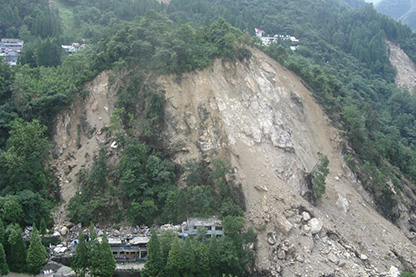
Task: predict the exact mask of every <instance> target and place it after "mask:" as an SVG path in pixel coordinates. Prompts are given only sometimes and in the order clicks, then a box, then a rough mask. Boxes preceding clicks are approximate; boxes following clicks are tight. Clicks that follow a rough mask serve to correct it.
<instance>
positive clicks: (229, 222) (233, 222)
mask: <svg viewBox="0 0 416 277" xmlns="http://www.w3.org/2000/svg"><path fill="white" fill-rule="evenodd" d="M244 224H245V220H244V217H241V216H230V215H228V216H226V217H225V218H224V220H223V225H224V232H225V233H226V234H227V235H230V236H235V235H236V234H238V232H239V231H240V230H241V229H242V228H243V227H244Z"/></svg>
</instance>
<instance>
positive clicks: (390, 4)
mask: <svg viewBox="0 0 416 277" xmlns="http://www.w3.org/2000/svg"><path fill="white" fill-rule="evenodd" d="M376 9H377V10H378V11H379V12H381V13H384V14H387V15H389V16H391V17H393V18H394V19H396V20H398V21H401V22H402V23H403V24H407V25H409V26H410V27H411V28H412V29H413V30H414V29H415V28H416V19H415V17H416V1H414V0H382V1H380V2H379V3H377V4H376Z"/></svg>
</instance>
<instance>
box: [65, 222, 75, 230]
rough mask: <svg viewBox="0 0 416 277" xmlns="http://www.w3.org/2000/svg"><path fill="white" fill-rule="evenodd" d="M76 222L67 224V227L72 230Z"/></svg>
mask: <svg viewBox="0 0 416 277" xmlns="http://www.w3.org/2000/svg"><path fill="white" fill-rule="evenodd" d="M74 226H75V224H74V223H69V224H67V225H66V228H68V229H69V230H71V229H72V228H74Z"/></svg>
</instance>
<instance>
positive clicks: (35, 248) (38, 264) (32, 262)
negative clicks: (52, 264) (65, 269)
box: [26, 228, 46, 274]
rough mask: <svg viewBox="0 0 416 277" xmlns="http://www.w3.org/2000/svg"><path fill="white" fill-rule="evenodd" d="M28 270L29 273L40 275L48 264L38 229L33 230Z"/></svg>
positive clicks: (27, 260)
mask: <svg viewBox="0 0 416 277" xmlns="http://www.w3.org/2000/svg"><path fill="white" fill-rule="evenodd" d="M26 263H27V269H28V272H29V273H32V274H38V273H39V271H40V269H41V268H42V266H44V265H45V263H46V250H45V247H44V246H43V245H42V241H41V239H40V236H39V234H38V231H37V230H36V228H33V231H32V237H31V238H30V245H29V249H28V251H27V258H26Z"/></svg>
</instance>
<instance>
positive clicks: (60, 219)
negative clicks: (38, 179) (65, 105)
mask: <svg viewBox="0 0 416 277" xmlns="http://www.w3.org/2000/svg"><path fill="white" fill-rule="evenodd" d="M85 89H86V91H88V95H87V96H86V97H85V98H84V99H78V100H77V101H76V102H75V103H74V104H72V105H71V107H70V108H69V109H67V110H64V111H62V112H60V113H59V114H58V116H57V120H56V125H55V132H54V133H55V135H54V141H55V152H56V154H57V156H58V159H57V160H55V161H54V172H55V176H56V177H57V178H58V180H59V185H60V189H61V200H62V204H61V205H60V206H59V207H58V209H57V210H56V212H55V213H54V221H55V224H57V225H58V226H62V225H64V223H68V219H67V218H66V214H67V209H66V205H67V204H68V203H69V200H70V199H71V198H72V197H73V196H74V195H75V193H76V191H77V189H78V182H77V180H78V174H79V172H80V171H81V170H82V169H84V168H88V167H90V166H91V165H92V164H93V162H94V158H95V157H96V156H97V155H98V151H99V149H100V145H105V144H109V143H110V136H109V135H108V133H107V129H108V124H109V122H110V116H111V112H112V111H113V110H114V102H115V100H116V97H115V90H114V89H112V88H110V87H109V85H108V72H103V73H101V74H99V75H98V76H97V77H96V78H95V79H94V80H93V81H92V82H90V83H89V84H87V85H86V88H85Z"/></svg>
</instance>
